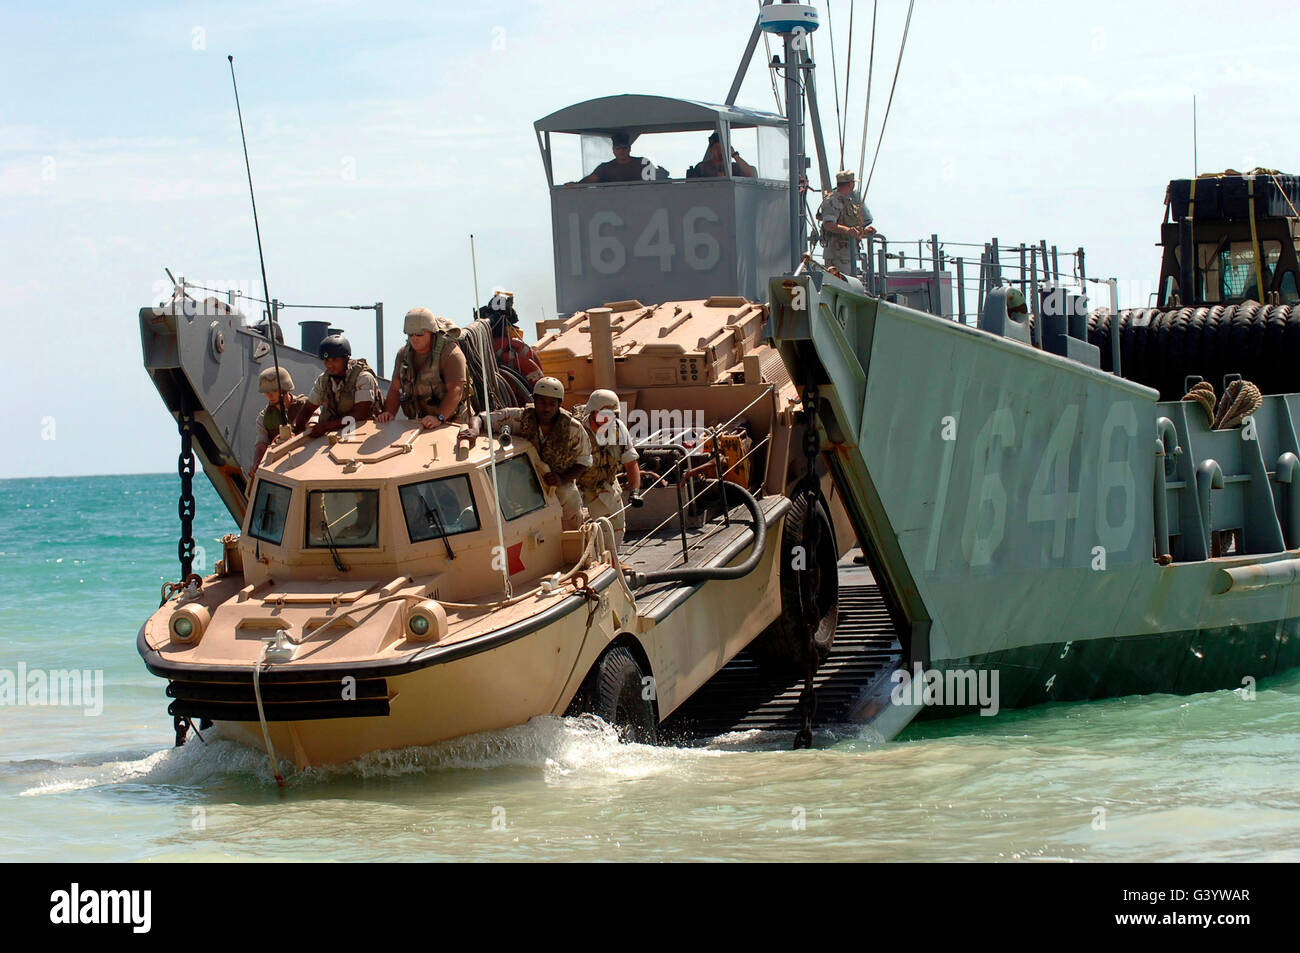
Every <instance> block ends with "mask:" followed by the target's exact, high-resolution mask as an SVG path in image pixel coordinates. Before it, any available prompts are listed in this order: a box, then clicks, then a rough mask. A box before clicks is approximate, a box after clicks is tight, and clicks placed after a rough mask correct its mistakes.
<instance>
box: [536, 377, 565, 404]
mask: <svg viewBox="0 0 1300 953" xmlns="http://www.w3.org/2000/svg"><path fill="white" fill-rule="evenodd" d="M533 396H534V397H554V398H555V399H556V400H564V385H563V384H561V383H560V382H559V381H558V380H556V379H555V378H554V377H543V378H542V379H541V380H539V381H538V382H537V383H536V384H534V385H533Z"/></svg>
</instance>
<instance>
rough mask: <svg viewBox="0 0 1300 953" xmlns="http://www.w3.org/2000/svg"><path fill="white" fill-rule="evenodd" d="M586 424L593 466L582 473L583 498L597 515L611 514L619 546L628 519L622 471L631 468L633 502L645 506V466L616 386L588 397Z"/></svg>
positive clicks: (628, 474)
mask: <svg viewBox="0 0 1300 953" xmlns="http://www.w3.org/2000/svg"><path fill="white" fill-rule="evenodd" d="M582 423H583V426H584V427H586V428H587V438H588V439H589V440H590V441H591V460H592V463H591V466H590V467H589V468H588V469H587V470H586V471H585V472H584V473H583V474H582V476H580V477H578V489H579V490H580V491H582V502H583V503H585V504H586V505H587V515H588V516H590V517H592V518H593V519H594V518H595V517H597V516H608V517H609V522H610V525H612V526H613V527H614V538H615V543H616V546H618V547H620V548H621V547H622V545H623V534H624V532H625V531H626V530H627V521H626V520H625V519H624V517H623V509H624V507H623V494H622V492H620V490H619V487H618V472H619V470H620V469H626V470H627V486H628V490H629V492H630V497H629V502H630V503H631V505H632V506H642V505H644V501H643V500H642V499H641V468H640V467H639V466H637V459H638V458H637V452H636V450H634V449H633V447H632V435H631V434H629V433H628V430H627V426H626V425H625V424H624V423H623V421H621V420H619V418H618V395H617V394H615V393H614V392H613V391H612V390H595V391H592V392H591V396H590V397H588V398H587V408H586V414H585V416H584V418H583V421H582Z"/></svg>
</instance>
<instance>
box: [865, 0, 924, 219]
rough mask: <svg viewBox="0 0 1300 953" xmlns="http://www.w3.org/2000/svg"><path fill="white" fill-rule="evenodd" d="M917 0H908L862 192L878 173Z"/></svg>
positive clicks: (869, 185)
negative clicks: (872, 154)
mask: <svg viewBox="0 0 1300 953" xmlns="http://www.w3.org/2000/svg"><path fill="white" fill-rule="evenodd" d="M914 6H916V0H907V21H906V22H905V23H904V24H903V42H902V43H900V44H899V45H898V62H897V63H895V64H894V81H893V82H892V83H891V84H890V86H889V101H888V102H886V103H885V118H884V119H883V120H882V121H881V123H880V138H879V139H877V140H876V154H875V155H874V156H872V158H871V172H870V173H868V174H867V184H866V185H865V186H864V187H863V189H862V194H863V195H866V194H867V189H869V188H871V176H873V175H875V173H876V161H877V160H878V159H879V158H880V143H881V141H883V140H884V138H885V125H886V124H887V123H888V122H889V108H890V107H891V106H893V105H894V90H895V88H897V86H898V71H899V70H900V69H902V67H903V51H904V50H905V49H907V31H908V29H909V28H910V27H911V26H912V8H913V7H914Z"/></svg>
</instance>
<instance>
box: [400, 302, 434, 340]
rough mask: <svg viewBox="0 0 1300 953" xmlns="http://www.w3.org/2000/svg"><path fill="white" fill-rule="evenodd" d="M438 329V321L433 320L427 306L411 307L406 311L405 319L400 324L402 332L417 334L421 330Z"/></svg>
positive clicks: (432, 330)
mask: <svg viewBox="0 0 1300 953" xmlns="http://www.w3.org/2000/svg"><path fill="white" fill-rule="evenodd" d="M437 330H438V323H437V321H435V320H434V317H433V312H432V311H430V310H429V309H428V308H412V309H411V310H410V311H408V312H406V321H405V322H404V323H403V325H402V333H403V334H419V333H420V332H421V331H429V332H434V331H437Z"/></svg>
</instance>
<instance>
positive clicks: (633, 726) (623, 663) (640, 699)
mask: <svg viewBox="0 0 1300 953" xmlns="http://www.w3.org/2000/svg"><path fill="white" fill-rule="evenodd" d="M645 677H646V676H645V673H644V672H642V671H641V666H640V665H639V664H638V663H637V660H636V657H635V656H634V655H633V654H632V653H631V652H630V651H628V649H627V648H626V647H624V646H622V645H617V646H615V647H614V648H612V649H610V650H609V651H608V652H606V653H605V654H604V655H603V656H602V657H601V659H600V661H599V662H597V663H596V667H595V669H593V671H592V696H591V705H590V707H589V708H588V709H587V710H588V711H590V712H591V713H592V714H593V715H599V716H600V717H601V718H602V719H603V720H604V721H606V722H608V723H609V724H611V725H613V726H614V727H615V728H616V729H618V735H619V739H620V740H622V741H625V742H627V741H634V742H636V743H637V744H646V745H652V744H654V743H655V742H656V741H657V740H658V724H659V719H658V716H657V714H656V711H655V703H654V697H653V692H651V693H650V695H651V697H649V698H646V697H644V696H645V695H646V694H647V692H646V686H647V684H648V685H650V686H653V684H654V683H653V682H649V683H647V682H645Z"/></svg>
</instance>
